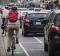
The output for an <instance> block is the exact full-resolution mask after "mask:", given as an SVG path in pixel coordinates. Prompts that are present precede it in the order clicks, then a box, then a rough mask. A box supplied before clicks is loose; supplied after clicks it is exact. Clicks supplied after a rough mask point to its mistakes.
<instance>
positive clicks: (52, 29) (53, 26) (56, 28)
mask: <svg viewBox="0 0 60 56" xmlns="http://www.w3.org/2000/svg"><path fill="white" fill-rule="evenodd" d="M51 31H52V32H56V31H59V27H58V26H55V25H54V24H52V26H51Z"/></svg>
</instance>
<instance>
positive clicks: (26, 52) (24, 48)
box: [19, 42, 30, 56]
mask: <svg viewBox="0 0 60 56" xmlns="http://www.w3.org/2000/svg"><path fill="white" fill-rule="evenodd" d="M19 45H20V47H21V48H22V49H23V51H24V52H25V54H26V55H27V56H30V55H29V54H28V52H27V51H26V49H25V48H24V47H23V45H22V44H21V43H20V42H19Z"/></svg>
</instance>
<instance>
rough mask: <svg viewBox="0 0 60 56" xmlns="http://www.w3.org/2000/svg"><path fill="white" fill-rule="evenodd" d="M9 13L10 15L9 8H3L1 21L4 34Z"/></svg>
mask: <svg viewBox="0 0 60 56" xmlns="http://www.w3.org/2000/svg"><path fill="white" fill-rule="evenodd" d="M8 13H9V10H8V7H7V8H5V7H2V10H1V19H2V25H1V28H2V30H3V32H2V34H4V30H5V27H4V21H5V18H6V16H7V15H8Z"/></svg>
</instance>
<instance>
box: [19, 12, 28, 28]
mask: <svg viewBox="0 0 60 56" xmlns="http://www.w3.org/2000/svg"><path fill="white" fill-rule="evenodd" d="M27 12H28V11H20V12H19V13H20V19H21V20H20V28H22V20H23V18H24V16H25V14H26V13H27Z"/></svg>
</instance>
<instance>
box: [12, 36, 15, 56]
mask: <svg viewBox="0 0 60 56" xmlns="http://www.w3.org/2000/svg"><path fill="white" fill-rule="evenodd" d="M14 50H15V37H12V56H14Z"/></svg>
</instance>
